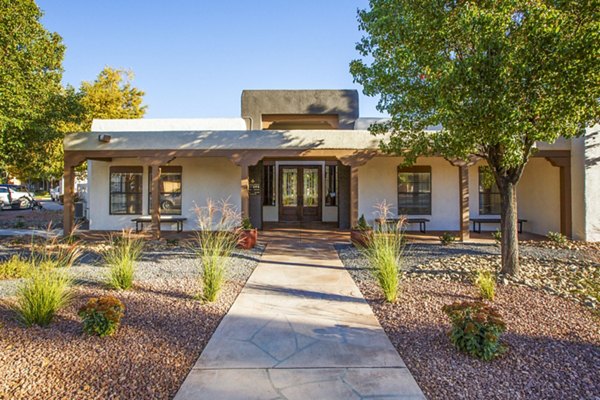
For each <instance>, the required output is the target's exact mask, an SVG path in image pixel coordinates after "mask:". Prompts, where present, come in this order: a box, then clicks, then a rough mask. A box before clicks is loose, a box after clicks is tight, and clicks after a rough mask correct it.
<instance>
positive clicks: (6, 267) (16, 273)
mask: <svg viewBox="0 0 600 400" xmlns="http://www.w3.org/2000/svg"><path fill="white" fill-rule="evenodd" d="M29 266H30V262H29V261H27V260H23V259H22V258H21V257H20V256H18V255H16V254H15V255H13V256H12V257H11V258H9V259H8V260H6V261H3V262H2V263H0V279H16V278H22V277H23V276H25V274H26V273H27V270H28V269H29Z"/></svg>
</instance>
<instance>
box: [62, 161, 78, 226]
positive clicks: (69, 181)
mask: <svg viewBox="0 0 600 400" xmlns="http://www.w3.org/2000/svg"><path fill="white" fill-rule="evenodd" d="M64 180H65V183H64V188H63V192H64V193H63V234H64V235H65V236H69V235H71V234H72V233H73V224H74V220H73V215H74V213H75V209H74V208H75V205H74V204H73V193H74V187H75V166H74V165H73V164H71V163H70V162H69V161H68V160H67V158H65V170H64Z"/></svg>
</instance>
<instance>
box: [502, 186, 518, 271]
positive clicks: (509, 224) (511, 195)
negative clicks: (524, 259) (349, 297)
mask: <svg viewBox="0 0 600 400" xmlns="http://www.w3.org/2000/svg"><path fill="white" fill-rule="evenodd" d="M501 192H502V207H501V213H502V214H501V216H500V217H501V218H500V219H501V223H500V230H501V232H502V246H501V250H502V269H501V271H500V273H502V274H506V275H511V276H516V275H517V274H518V273H519V236H518V230H517V218H518V217H517V185H516V184H515V183H513V182H510V181H509V180H504V182H502V187H501Z"/></svg>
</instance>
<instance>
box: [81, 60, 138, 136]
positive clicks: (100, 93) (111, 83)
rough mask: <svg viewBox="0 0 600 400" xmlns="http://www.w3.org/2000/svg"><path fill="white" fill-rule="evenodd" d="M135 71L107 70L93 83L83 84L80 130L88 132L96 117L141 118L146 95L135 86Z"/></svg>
mask: <svg viewBox="0 0 600 400" xmlns="http://www.w3.org/2000/svg"><path fill="white" fill-rule="evenodd" d="M132 80H133V72H131V71H127V70H123V69H114V68H111V67H105V68H104V69H103V70H102V71H101V72H100V74H99V75H98V77H97V78H96V80H95V81H94V82H82V84H81V88H80V89H79V96H80V104H81V107H82V109H83V110H82V112H83V115H82V117H83V118H82V119H83V121H82V125H81V126H80V127H79V130H80V131H89V130H90V129H91V126H92V120H93V119H94V118H99V119H130V118H142V117H143V116H144V114H145V113H146V109H147V106H145V105H142V102H143V100H144V94H145V93H144V92H143V91H141V90H139V89H137V88H135V87H134V86H132V84H131V81H132Z"/></svg>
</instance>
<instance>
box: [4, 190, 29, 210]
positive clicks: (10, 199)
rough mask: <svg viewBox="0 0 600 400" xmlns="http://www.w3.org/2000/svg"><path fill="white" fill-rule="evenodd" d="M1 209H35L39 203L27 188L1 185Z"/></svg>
mask: <svg viewBox="0 0 600 400" xmlns="http://www.w3.org/2000/svg"><path fill="white" fill-rule="evenodd" d="M0 202H1V204H0V209H4V208H7V207H10V208H16V209H20V208H33V207H34V206H36V204H37V202H36V201H35V200H34V196H33V194H31V193H30V192H29V190H27V188H26V187H25V186H19V185H7V184H3V185H0Z"/></svg>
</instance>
